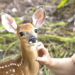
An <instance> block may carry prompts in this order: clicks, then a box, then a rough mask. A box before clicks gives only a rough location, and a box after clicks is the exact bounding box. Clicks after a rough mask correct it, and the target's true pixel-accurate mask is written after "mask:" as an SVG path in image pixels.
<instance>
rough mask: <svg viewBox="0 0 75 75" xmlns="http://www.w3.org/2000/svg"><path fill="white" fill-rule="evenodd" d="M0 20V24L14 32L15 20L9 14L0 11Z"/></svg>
mask: <svg viewBox="0 0 75 75" xmlns="http://www.w3.org/2000/svg"><path fill="white" fill-rule="evenodd" d="M1 20H2V25H3V26H4V28H5V29H6V30H7V31H9V32H12V33H16V29H17V25H16V22H15V20H14V19H13V18H12V17H11V16H10V15H8V14H6V13H2V14H1Z"/></svg>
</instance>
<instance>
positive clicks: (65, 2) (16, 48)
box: [0, 0, 75, 75]
mask: <svg viewBox="0 0 75 75" xmlns="http://www.w3.org/2000/svg"><path fill="white" fill-rule="evenodd" d="M40 7H41V8H43V9H44V10H45V15H46V17H45V22H44V26H43V27H42V28H40V29H39V30H38V39H39V41H42V42H43V43H44V45H45V47H46V48H48V50H49V53H50V56H51V57H55V58H64V57H70V56H72V55H73V54H74V53H75V33H74V32H73V27H74V20H75V0H0V13H1V12H5V13H8V14H10V15H11V16H13V18H14V19H15V20H16V23H17V24H21V23H27V22H32V19H31V18H32V14H33V13H34V12H35V10H36V9H38V8H40ZM20 52H21V50H20V44H19V41H18V38H17V37H16V35H14V34H11V33H9V32H7V31H6V30H5V29H4V28H3V26H2V24H1V18H0V61H6V60H9V59H12V58H16V57H17V56H18V55H19V54H20ZM38 75H54V74H53V73H52V72H51V70H50V69H48V68H47V67H46V66H45V65H42V64H41V66H40V70H39V74H38Z"/></svg>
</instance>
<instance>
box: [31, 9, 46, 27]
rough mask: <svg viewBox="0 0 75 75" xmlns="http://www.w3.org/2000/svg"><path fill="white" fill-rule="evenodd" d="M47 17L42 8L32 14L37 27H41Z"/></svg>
mask: <svg viewBox="0 0 75 75" xmlns="http://www.w3.org/2000/svg"><path fill="white" fill-rule="evenodd" d="M44 18H45V12H44V10H43V9H42V8H40V9H38V10H36V11H35V13H34V14H33V16H32V20H33V24H34V26H35V27H36V28H39V27H41V26H42V25H43V22H44Z"/></svg>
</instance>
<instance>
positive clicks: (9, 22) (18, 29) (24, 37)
mask: <svg viewBox="0 0 75 75" xmlns="http://www.w3.org/2000/svg"><path fill="white" fill-rule="evenodd" d="M44 17H45V13H44V10H43V9H42V8H40V9H38V10H37V11H35V13H34V14H33V16H32V21H33V24H31V23H25V24H20V25H16V22H15V20H14V19H13V18H12V17H11V16H10V15H8V14H6V13H3V14H2V16H1V18H2V24H3V26H4V28H5V29H6V30H7V31H9V32H11V33H15V34H17V35H18V37H19V39H20V40H21V41H24V42H26V43H28V44H30V43H31V42H32V43H35V42H36V41H37V29H38V28H39V27H41V26H42V24H43V21H44Z"/></svg>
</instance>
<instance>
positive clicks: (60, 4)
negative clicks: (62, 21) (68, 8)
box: [57, 0, 67, 9]
mask: <svg viewBox="0 0 75 75" xmlns="http://www.w3.org/2000/svg"><path fill="white" fill-rule="evenodd" d="M66 2H67V0H62V1H61V2H60V3H59V5H58V6H57V8H58V9H59V8H61V7H62V6H64V5H65V3H66Z"/></svg>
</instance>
